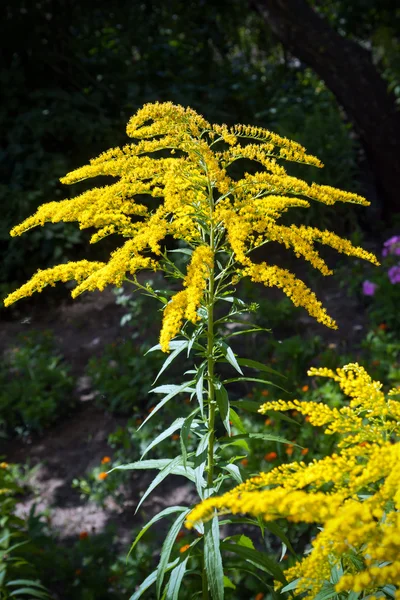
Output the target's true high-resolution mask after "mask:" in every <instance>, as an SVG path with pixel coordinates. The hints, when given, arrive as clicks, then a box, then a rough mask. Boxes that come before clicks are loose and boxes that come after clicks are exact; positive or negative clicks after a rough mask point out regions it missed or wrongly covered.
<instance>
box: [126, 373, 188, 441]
mask: <svg viewBox="0 0 400 600" xmlns="http://www.w3.org/2000/svg"><path fill="white" fill-rule="evenodd" d="M192 383H193V381H187V382H185V383H182V385H160V386H159V387H156V388H154V389H153V390H150V392H149V394H150V393H151V392H154V393H155V394H160V393H161V394H163V393H165V392H167V395H166V396H165V397H164V398H163V399H162V400H161V401H160V402H159V403H158V404H157V405H156V406H155V407H154V408H153V410H152V411H151V413H150V414H149V415H148V417H146V419H145V420H144V421H143V423H142V424H141V425H140V427H138V431H139V429H141V428H142V427H143V425H145V423H147V421H149V419H151V418H152V417H154V415H155V414H156V412H157V411H159V410H160V408H162V407H163V406H164V404H166V403H167V402H168V401H169V400H171V398H173V397H174V396H176V395H177V394H181V393H182V392H184V391H188V392H191V391H192V389H191V388H190V387H189V386H190V385H192ZM162 390H164V391H162Z"/></svg>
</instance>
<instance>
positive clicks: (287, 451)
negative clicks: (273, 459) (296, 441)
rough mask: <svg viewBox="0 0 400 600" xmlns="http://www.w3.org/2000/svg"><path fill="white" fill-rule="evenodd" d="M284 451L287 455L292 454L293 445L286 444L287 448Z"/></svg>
mask: <svg viewBox="0 0 400 600" xmlns="http://www.w3.org/2000/svg"><path fill="white" fill-rule="evenodd" d="M285 452H286V454H287V455H288V456H292V454H293V446H290V445H289V444H288V446H287V448H286V450H285Z"/></svg>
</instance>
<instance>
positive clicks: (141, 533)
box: [127, 506, 187, 558]
mask: <svg viewBox="0 0 400 600" xmlns="http://www.w3.org/2000/svg"><path fill="white" fill-rule="evenodd" d="M186 509H187V507H186V506H168V508H165V509H164V510H162V511H161V512H159V513H157V514H156V515H154V517H153V518H152V519H150V521H149V522H148V523H146V525H145V526H144V527H142V529H141V530H140V531H139V533H138V534H137V536H136V538H135V540H134V542H133V544H132V546H131V547H130V550H129V552H128V556H127V558H128V557H129V555H130V553H131V552H132V551H133V550H134V549H135V546H136V544H137V543H138V542H139V541H140V539H141V538H142V537H143V536H144V534H145V533H146V531H147V530H148V529H150V527H151V526H152V525H154V523H157V521H160V519H163V518H164V517H167V516H168V515H171V514H173V513H176V512H184V511H185V510H186Z"/></svg>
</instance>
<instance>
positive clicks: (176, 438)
mask: <svg viewBox="0 0 400 600" xmlns="http://www.w3.org/2000/svg"><path fill="white" fill-rule="evenodd" d="M179 437H180V436H179V433H174V434H173V435H172V436H171V439H172V440H174V441H176V440H179Z"/></svg>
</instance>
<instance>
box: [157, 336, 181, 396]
mask: <svg viewBox="0 0 400 600" xmlns="http://www.w3.org/2000/svg"><path fill="white" fill-rule="evenodd" d="M188 343H189V342H188V341H187V340H178V341H177V343H176V348H175V349H174V351H173V352H171V354H169V355H168V356H167V358H166V359H165V361H164V363H163V366H162V367H161V369H160V370H159V372H158V374H157V377H156V378H155V380H154V381H153V385H154V384H155V382H156V381H157V380H158V379H159V377H160V375H161V374H162V373H164V371H165V370H166V369H167V368H168V367H169V365H170V364H171V363H172V362H173V361H174V360H175V358H176V357H177V356H179V354H180V353H181V352H183V350H185V348H187V346H188Z"/></svg>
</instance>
